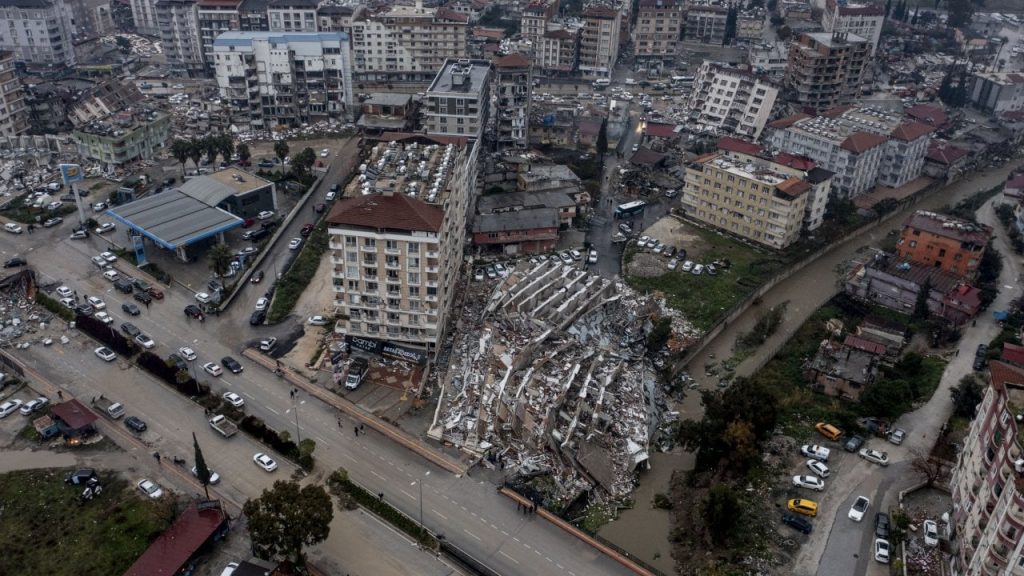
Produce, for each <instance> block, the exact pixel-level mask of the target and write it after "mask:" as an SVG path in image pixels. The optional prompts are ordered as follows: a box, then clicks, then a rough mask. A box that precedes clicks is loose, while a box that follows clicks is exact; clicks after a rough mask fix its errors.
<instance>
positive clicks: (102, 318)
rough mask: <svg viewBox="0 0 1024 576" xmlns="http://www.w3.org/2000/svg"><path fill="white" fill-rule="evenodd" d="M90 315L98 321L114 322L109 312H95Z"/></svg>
mask: <svg viewBox="0 0 1024 576" xmlns="http://www.w3.org/2000/svg"><path fill="white" fill-rule="evenodd" d="M92 317H93V318H95V319H97V320H99V321H100V322H103V323H104V324H113V323H114V317H113V316H111V315H110V314H107V313H106V312H97V313H95V314H93V315H92Z"/></svg>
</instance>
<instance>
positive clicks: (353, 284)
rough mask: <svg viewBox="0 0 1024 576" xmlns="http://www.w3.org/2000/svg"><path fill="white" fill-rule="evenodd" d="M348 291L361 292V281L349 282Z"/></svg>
mask: <svg viewBox="0 0 1024 576" xmlns="http://www.w3.org/2000/svg"><path fill="white" fill-rule="evenodd" d="M348 289H349V290H356V291H358V290H359V280H349V281H348Z"/></svg>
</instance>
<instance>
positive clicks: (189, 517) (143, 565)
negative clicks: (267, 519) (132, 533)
mask: <svg viewBox="0 0 1024 576" xmlns="http://www.w3.org/2000/svg"><path fill="white" fill-rule="evenodd" d="M224 520H225V518H224V514H223V512H221V510H220V508H207V509H205V510H199V509H198V508H197V507H196V505H195V504H192V505H191V506H189V507H188V508H187V509H186V510H185V511H184V512H182V513H181V516H178V519H177V520H175V521H174V524H172V525H171V527H170V528H168V529H167V530H164V533H163V534H161V535H160V536H159V537H158V538H157V539H156V540H154V541H153V543H152V544H150V545H149V548H146V551H145V552H143V553H142V556H139V559H138V560H136V561H135V563H134V564H132V565H131V567H130V568H128V571H127V572H125V573H124V575H125V576H173V575H174V574H177V573H178V571H179V570H181V568H182V567H183V566H184V565H185V564H186V563H187V562H188V561H189V559H190V558H192V556H193V555H194V554H195V553H196V552H198V551H199V549H200V548H202V546H203V544H204V543H205V542H206V541H207V540H209V538H210V537H211V536H213V534H214V533H215V532H216V531H217V529H218V528H220V526H221V524H222V523H223V522H224Z"/></svg>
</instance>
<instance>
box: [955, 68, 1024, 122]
mask: <svg viewBox="0 0 1024 576" xmlns="http://www.w3.org/2000/svg"><path fill="white" fill-rule="evenodd" d="M967 95H968V96H969V97H970V99H971V104H973V105H974V106H975V107H977V108H978V109H980V110H982V111H984V112H988V113H989V114H1003V113H1004V112H1017V111H1020V110H1024V76H1022V75H1020V74H1018V73H1016V72H974V73H973V74H971V76H970V78H969V79H968V87H967Z"/></svg>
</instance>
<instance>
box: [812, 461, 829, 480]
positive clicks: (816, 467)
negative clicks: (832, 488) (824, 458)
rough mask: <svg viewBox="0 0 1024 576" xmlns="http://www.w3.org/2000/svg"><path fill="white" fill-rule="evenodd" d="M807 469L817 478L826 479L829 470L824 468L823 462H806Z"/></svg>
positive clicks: (826, 467)
mask: <svg viewBox="0 0 1024 576" xmlns="http://www.w3.org/2000/svg"><path fill="white" fill-rule="evenodd" d="M807 467H808V468H810V470H811V472H814V473H815V474H817V475H818V477H819V478H828V475H829V473H830V472H829V470H828V466H825V464H824V463H823V462H819V461H817V460H808V461H807Z"/></svg>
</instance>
